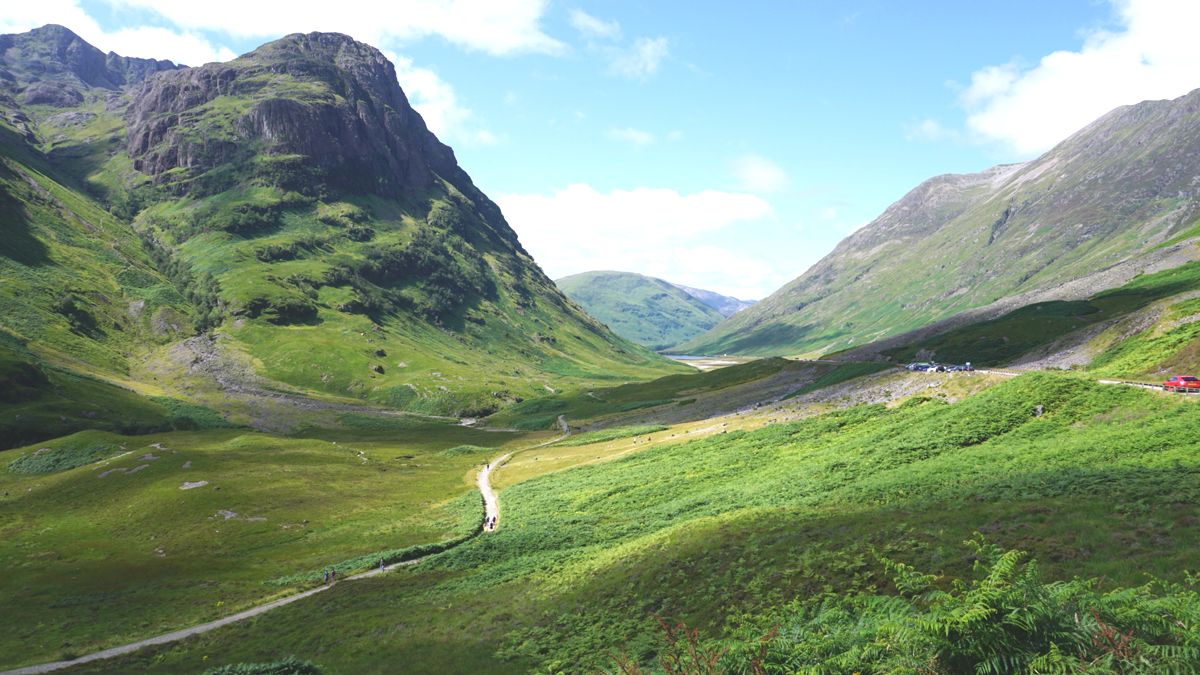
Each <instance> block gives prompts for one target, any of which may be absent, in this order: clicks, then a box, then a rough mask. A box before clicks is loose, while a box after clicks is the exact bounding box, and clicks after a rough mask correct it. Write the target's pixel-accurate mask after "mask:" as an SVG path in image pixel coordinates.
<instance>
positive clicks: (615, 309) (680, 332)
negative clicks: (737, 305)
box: [555, 271, 725, 351]
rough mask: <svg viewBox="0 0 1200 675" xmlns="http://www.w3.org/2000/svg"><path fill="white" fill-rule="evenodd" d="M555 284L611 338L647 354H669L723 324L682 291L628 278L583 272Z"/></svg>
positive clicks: (715, 311) (713, 311)
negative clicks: (610, 332) (606, 329)
mask: <svg viewBox="0 0 1200 675" xmlns="http://www.w3.org/2000/svg"><path fill="white" fill-rule="evenodd" d="M555 283H556V284H558V287H559V289H561V290H562V292H563V293H565V294H566V295H567V297H569V298H571V299H572V300H574V301H575V302H577V303H579V305H580V306H581V307H583V309H584V311H586V312H587V313H588V314H590V315H591V316H593V317H595V318H596V319H598V320H599V321H601V322H602V323H604V324H605V325H606V326H608V327H609V328H611V329H612V330H613V332H615V333H616V334H617V335H620V336H621V337H624V338H626V339H628V340H632V341H633V342H636V343H638V344H640V345H643V346H645V347H649V348H650V349H655V350H660V351H661V350H666V349H669V348H671V347H673V346H675V345H677V344H679V343H680V342H682V341H684V340H687V339H688V338H691V337H694V336H696V335H699V334H701V333H703V332H704V331H706V330H709V329H710V328H712V327H713V326H716V325H717V324H718V323H720V322H721V321H723V320H724V319H725V315H724V314H722V313H721V312H720V311H719V310H718V309H717V308H715V307H713V306H711V305H709V304H707V303H705V302H704V301H703V300H701V299H699V298H697V297H695V295H694V294H693V293H690V292H688V291H687V290H685V289H684V288H683V287H680V286H678V285H676V284H672V283H670V282H667V281H663V280H662V279H656V278H654V277H648V276H645V275H641V274H636V273H633V272H613V271H597V272H583V273H580V274H574V275H571V276H568V277H563V278H562V279H559V280H558V281H556V282H555ZM698 292H700V293H707V294H709V295H710V296H712V297H715V298H724V296H720V295H718V294H716V293H710V292H708V291H698Z"/></svg>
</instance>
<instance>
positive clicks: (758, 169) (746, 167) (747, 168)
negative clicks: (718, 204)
mask: <svg viewBox="0 0 1200 675" xmlns="http://www.w3.org/2000/svg"><path fill="white" fill-rule="evenodd" d="M733 175H734V176H735V177H736V178H737V181H738V187H739V188H740V189H742V190H747V191H749V192H760V193H762V192H778V191H779V190H782V189H783V188H784V187H785V186H786V185H787V182H788V177H787V173H786V172H784V170H783V169H782V168H781V167H780V166H779V165H778V164H776V163H775V162H772V161H771V160H769V159H767V158H766V157H762V156H759V155H742V156H741V157H738V158H737V159H735V160H734V161H733Z"/></svg>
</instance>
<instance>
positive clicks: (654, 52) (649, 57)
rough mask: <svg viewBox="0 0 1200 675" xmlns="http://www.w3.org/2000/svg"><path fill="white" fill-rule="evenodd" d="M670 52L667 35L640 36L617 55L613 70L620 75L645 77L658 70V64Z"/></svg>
mask: <svg viewBox="0 0 1200 675" xmlns="http://www.w3.org/2000/svg"><path fill="white" fill-rule="evenodd" d="M669 53H670V43H669V41H668V40H667V38H665V37H658V38H645V37H643V38H638V39H637V40H634V43H633V46H632V47H630V48H629V49H628V50H626V51H624V52H621V53H619V54H617V55H616V57H615V58H614V59H613V61H612V65H611V70H612V72H614V73H616V74H618V75H624V76H626V77H632V78H638V79H644V78H647V77H649V76H651V75H653V74H654V73H656V72H658V66H659V64H661V63H662V61H663V59H665V58H667V54H669Z"/></svg>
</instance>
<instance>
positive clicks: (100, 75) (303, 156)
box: [0, 26, 679, 433]
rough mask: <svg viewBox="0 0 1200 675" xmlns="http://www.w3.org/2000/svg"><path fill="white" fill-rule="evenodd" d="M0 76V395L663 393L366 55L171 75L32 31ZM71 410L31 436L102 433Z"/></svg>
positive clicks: (418, 407)
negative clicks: (593, 389)
mask: <svg viewBox="0 0 1200 675" xmlns="http://www.w3.org/2000/svg"><path fill="white" fill-rule="evenodd" d="M0 59H2V61H0V212H3V215H4V218H3V220H0V279H3V282H4V283H3V284H2V285H0V315H2V317H3V318H0V366H3V367H0V377H6V375H4V374H5V373H26V374H27V375H28V374H29V373H41V375H36V374H35V375H29V377H31V378H33V379H31V380H29V382H33V383H34V384H35V385H36V383H37V382H49V381H50V380H52V379H54V378H53V377H51V376H50V375H46V373H50V372H55V373H58V372H60V371H61V373H63V374H66V375H70V376H71V377H75V376H86V377H88V378H93V379H97V380H98V381H101V382H104V383H108V385H112V384H118V385H120V387H123V388H125V389H133V390H137V391H140V392H142V393H152V394H155V395H164V396H174V397H180V398H188V397H190V396H193V395H199V394H198V392H199V391H201V390H202V389H204V388H205V387H209V388H211V386H210V385H213V386H217V387H218V388H219V389H220V390H221V391H220V392H218V393H217V394H214V400H217V401H223V400H225V399H226V398H227V397H228V396H229V395H231V392H246V391H249V390H251V389H253V390H256V391H258V390H261V391H274V392H290V393H294V394H299V395H304V396H309V395H316V396H328V397H334V398H335V399H336V398H344V399H350V400H354V399H361V400H365V401H370V402H372V403H375V404H384V405H388V406H393V407H397V408H403V409H407V410H412V411H418V412H424V413H439V414H455V415H458V414H470V415H478V414H486V413H488V412H490V411H493V410H496V409H498V408H500V407H503V406H505V405H508V404H509V403H512V402H514V401H518V400H521V399H522V398H526V397H529V396H532V395H536V394H545V393H546V391H547V390H551V391H553V390H557V389H561V388H563V387H575V386H582V385H583V384H584V383H593V382H597V381H624V380H628V379H639V378H644V377H647V376H654V375H657V374H666V373H670V372H678V368H679V367H678V366H676V365H675V364H671V363H670V362H668V361H666V360H665V359H661V358H660V357H658V356H656V355H654V354H652V353H650V352H649V351H647V350H645V349H643V348H641V347H638V346H636V345H633V344H631V343H629V342H627V341H625V340H623V339H621V338H619V337H617V336H616V335H614V334H613V333H612V332H610V331H609V330H608V329H607V328H605V327H604V326H603V325H601V324H600V323H598V322H596V321H595V320H593V319H592V318H591V317H589V316H587V315H586V314H585V313H584V312H582V311H581V310H580V309H579V308H578V307H577V306H576V305H575V304H573V303H571V302H570V301H568V300H567V299H566V297H564V296H563V295H562V294H561V293H560V292H559V291H558V289H557V288H556V287H555V286H554V284H553V283H552V282H551V281H550V280H549V279H548V278H547V277H546V276H545V275H544V274H543V273H542V271H541V269H540V268H539V267H538V266H537V264H536V263H535V262H534V260H533V259H532V258H531V257H530V256H529V255H528V253H527V252H526V251H525V250H524V248H523V247H522V246H521V244H520V242H519V241H518V239H517V236H516V234H515V233H514V232H513V231H512V229H511V228H510V227H509V226H508V224H507V222H505V220H504V217H503V215H502V214H501V212H500V210H499V208H498V207H497V206H496V205H495V204H494V203H493V202H492V201H491V200H490V199H488V198H487V196H486V195H484V194H483V193H482V192H481V191H480V190H479V189H478V188H477V187H476V186H475V185H474V183H473V182H472V181H471V179H470V177H469V176H468V175H467V174H466V172H464V171H463V170H462V168H461V167H459V165H458V163H457V161H456V159H455V156H454V153H453V151H452V150H451V149H450V148H449V147H447V146H446V145H444V144H442V143H441V142H440V141H438V139H437V138H436V137H435V136H434V135H433V134H432V133H430V132H429V131H428V129H427V128H426V126H425V123H424V121H423V120H422V118H421V116H420V115H419V114H418V113H417V112H416V111H415V110H413V108H412V107H411V106H410V105H409V103H408V100H407V98H406V97H405V95H404V92H403V91H402V90H401V88H400V85H399V84H398V82H397V80H396V74H395V69H394V68H393V65H392V64H391V63H390V62H388V60H387V59H386V58H384V56H383V55H382V54H381V53H380V52H379V51H378V50H376V49H375V48H373V47H370V46H368V45H364V44H361V43H358V42H355V41H354V40H352V39H351V38H349V37H347V36H344V35H338V34H331V33H310V34H307V35H300V34H296V35H289V36H287V37H285V38H283V39H280V40H278V41H275V42H272V43H269V44H266V45H263V46H262V47H260V48H258V49H256V50H254V51H253V52H250V53H249V54H245V55H243V56H241V57H239V58H237V59H235V60H233V61H230V62H228V63H212V64H208V65H205V66H201V67H198V68H185V67H180V66H176V65H175V64H172V63H170V62H167V61H154V60H149V59H130V58H125V57H121V56H118V55H116V54H111V53H110V54H107V55H105V54H103V53H101V52H100V51H99V50H97V49H95V48H94V47H92V46H91V45H88V44H87V43H86V42H84V41H83V40H82V39H80V38H79V37H78V36H76V35H75V34H74V33H72V32H71V31H69V30H67V29H66V28H63V27H61V26H46V27H44V28H40V29H36V30H33V31H30V32H28V33H23V34H19V35H4V36H0ZM197 334H201V335H205V336H207V337H206V338H205V339H203V340H198V339H196V338H195V337H194V336H196V335H197ZM5 364H7V365H5ZM481 373H486V375H481ZM66 375H64V376H66ZM14 377H15V376H14ZM55 377H57V376H55ZM47 378H49V379H47ZM201 380H203V381H204V383H203V384H204V386H201V384H202V383H201V382H200V381H201ZM214 383H215V385H214ZM5 384H9V382H7V381H6V382H5ZM31 386H32V385H31ZM47 386H48V385H47ZM33 389H37V387H36V386H34V387H33ZM31 391H32V390H31ZM60 392H61V390H60ZM100 398H105V397H100ZM27 402H28V401H27ZM73 410H74V412H72V414H71V415H62V416H61V417H63V418H64V420H63V425H62V426H63V428H60V429H52V428H47V429H45V430H44V433H51V432H54V431H57V432H65V431H66V430H70V429H72V428H73V427H72V424H74V422H69V420H75V419H77V418H78V417H79V415H80V414H82V413H83V412H88V413H89V414H88V415H86V416H85V419H96V418H97V416H99V417H104V415H103V414H100V413H97V412H96V411H87V410H81V409H80V407H79V406H78V405H75V406H73ZM16 417H22V415H16ZM16 417H12V418H10V419H9V420H8V421H9V422H11V420H12V419H15V418H16ZM32 417H33V415H32V414H30V413H28V411H27V413H26V414H24V417H23V418H24V419H26V420H28V419H32ZM152 417H153V415H152Z"/></svg>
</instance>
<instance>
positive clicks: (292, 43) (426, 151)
mask: <svg viewBox="0 0 1200 675" xmlns="http://www.w3.org/2000/svg"><path fill="white" fill-rule="evenodd" d="M128 121H129V141H128V151H129V154H130V156H131V157H133V158H134V163H135V166H136V167H137V168H138V169H139V170H141V171H143V172H145V173H147V174H150V175H151V176H153V177H155V178H156V180H159V181H160V182H162V181H168V180H171V181H177V180H178V174H177V170H179V169H184V170H185V175H187V176H188V177H193V178H194V177H196V176H200V175H203V174H205V173H207V172H211V171H213V170H216V169H219V168H221V165H222V164H227V163H230V162H233V161H241V160H247V159H251V158H253V157H254V156H255V155H259V156H263V157H267V158H274V159H277V160H282V161H288V162H292V163H294V164H296V165H302V166H304V167H310V168H314V169H315V170H316V171H318V172H319V174H320V175H319V176H318V178H319V180H321V181H323V182H325V183H328V184H330V185H333V186H335V187H338V188H342V189H347V190H351V191H359V192H368V193H375V194H379V195H382V196H388V197H398V196H402V195H406V194H408V195H411V194H413V193H417V192H420V191H422V190H425V189H428V188H429V187H431V186H432V185H433V183H434V181H435V179H436V177H441V178H444V179H445V180H447V181H449V182H450V183H451V184H453V185H454V186H455V187H456V188H458V189H459V190H461V191H463V192H464V193H467V194H469V195H471V196H474V195H475V194H477V192H478V191H477V190H475V188H474V186H473V185H472V184H471V182H470V179H469V178H467V176H466V174H465V173H463V172H462V170H461V169H459V167H458V164H457V162H456V161H455V158H454V153H453V151H451V150H450V148H448V147H447V146H445V145H443V144H442V143H441V142H439V141H438V140H437V138H436V137H434V136H433V134H431V133H430V132H429V130H428V129H427V128H426V127H425V122H424V120H422V119H421V116H420V115H419V114H418V113H417V112H416V111H414V110H413V109H412V108H411V106H410V105H409V103H408V100H407V98H406V97H405V95H404V92H403V91H402V90H401V89H400V85H399V84H398V83H397V81H396V72H395V68H394V67H393V66H392V64H391V63H390V62H389V61H388V60H387V59H386V58H385V57H384V56H383V54H381V53H380V52H379V50H377V49H375V48H373V47H369V46H367V45H364V44H361V43H358V42H355V41H354V40H352V39H351V38H349V37H347V36H345V35H339V34H335V33H310V34H308V35H299V34H297V35H289V36H288V37H286V38H283V39H281V40H278V41H276V42H272V43H270V44H267V45H264V46H262V47H260V48H259V49H257V50H255V51H253V52H251V53H249V54H246V55H245V56H242V57H241V58H239V59H236V60H234V61H232V62H230V63H214V64H209V65H206V66H203V67H200V68H189V69H185V70H179V71H176V72H171V73H163V74H159V75H158V76H156V77H153V78H149V79H148V80H146V81H145V82H144V83H142V84H141V85H140V86H139V87H137V88H136V89H135V90H134V92H133V103H132V104H131V106H130V108H129V113H128ZM310 185H311V183H310ZM185 189H186V188H185Z"/></svg>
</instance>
